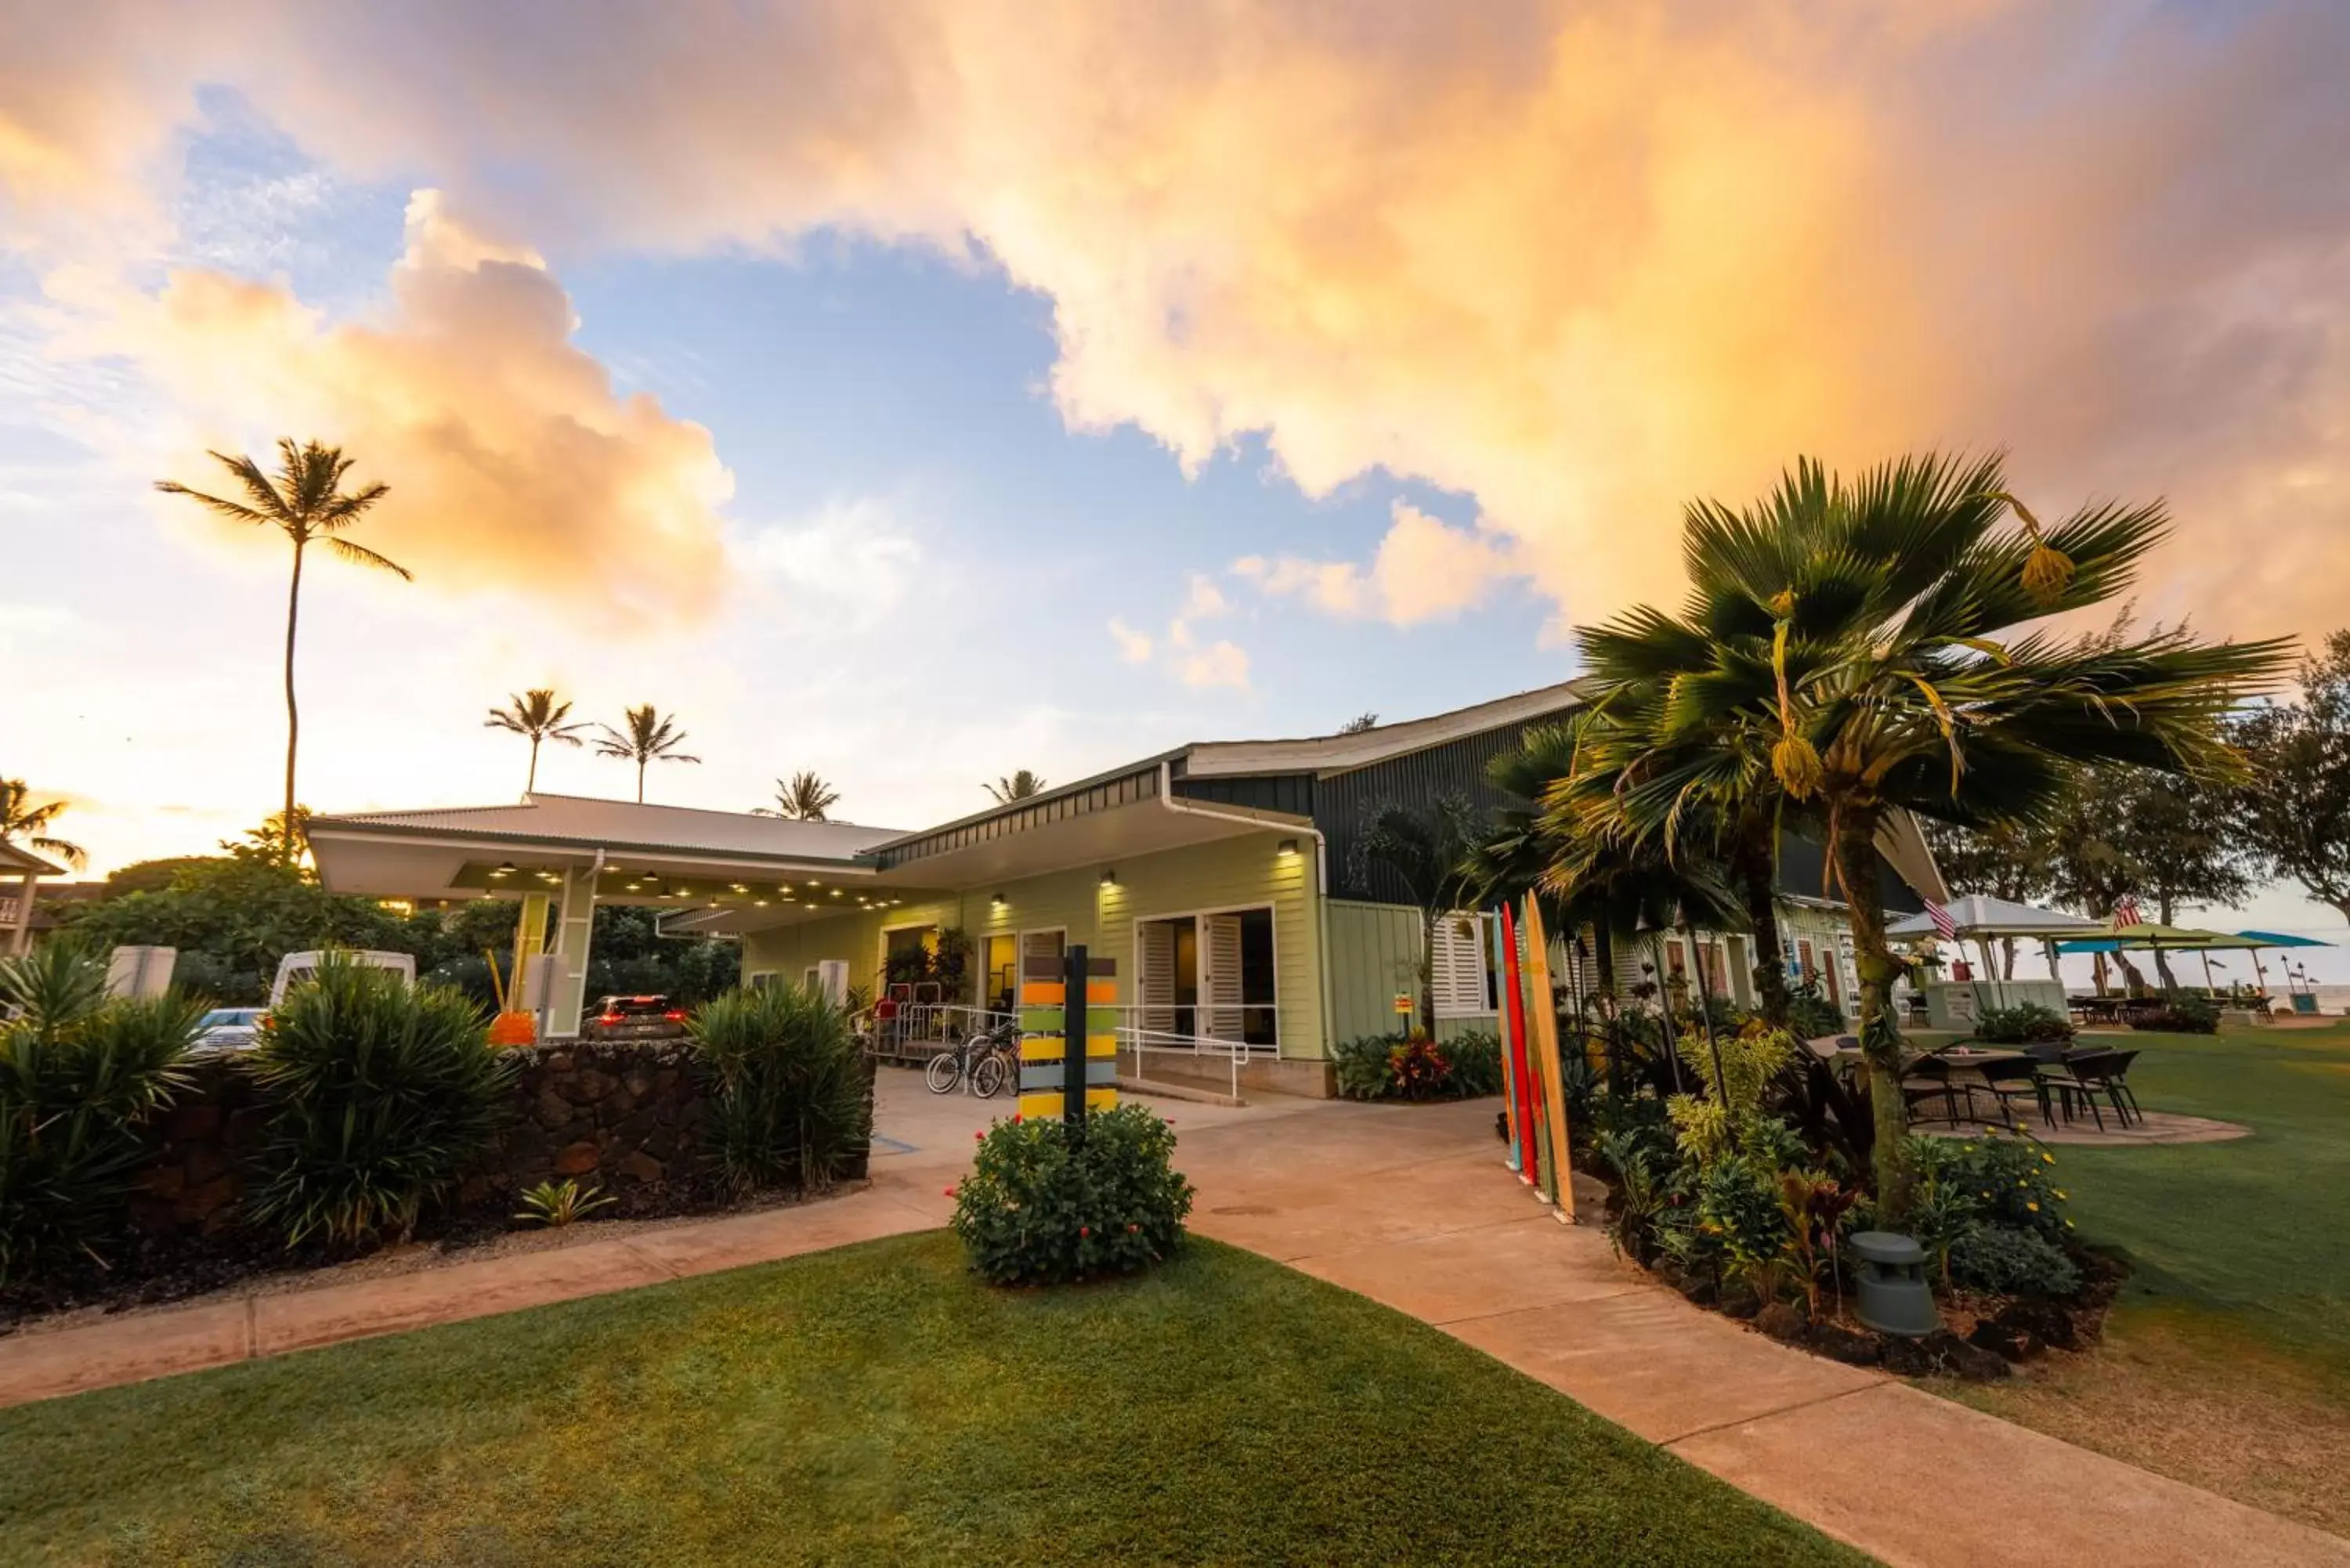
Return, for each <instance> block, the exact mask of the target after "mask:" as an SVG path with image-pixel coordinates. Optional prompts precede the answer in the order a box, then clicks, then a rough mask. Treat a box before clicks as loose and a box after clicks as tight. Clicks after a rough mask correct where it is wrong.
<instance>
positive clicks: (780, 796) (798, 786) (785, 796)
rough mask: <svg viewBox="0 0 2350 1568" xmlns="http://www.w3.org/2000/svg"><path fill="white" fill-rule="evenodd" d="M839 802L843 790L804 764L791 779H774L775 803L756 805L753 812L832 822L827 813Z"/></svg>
mask: <svg viewBox="0 0 2350 1568" xmlns="http://www.w3.org/2000/svg"><path fill="white" fill-rule="evenodd" d="M839 804H840V792H839V791H838V790H837V789H835V788H833V787H832V786H831V785H830V784H827V783H825V782H824V778H823V776H822V775H821V774H816V773H813V772H810V771H809V770H807V769H805V768H803V769H802V770H801V771H799V772H798V773H795V774H793V775H792V776H791V778H790V779H789V780H788V781H785V780H784V779H777V780H776V781H775V805H771V806H769V805H754V806H753V807H752V808H751V815H754V816H780V817H783V818H785V820H786V821H790V822H829V821H831V820H832V819H831V818H830V817H828V816H827V815H825V813H827V812H828V811H830V810H831V809H832V808H833V807H834V806H836V805H839Z"/></svg>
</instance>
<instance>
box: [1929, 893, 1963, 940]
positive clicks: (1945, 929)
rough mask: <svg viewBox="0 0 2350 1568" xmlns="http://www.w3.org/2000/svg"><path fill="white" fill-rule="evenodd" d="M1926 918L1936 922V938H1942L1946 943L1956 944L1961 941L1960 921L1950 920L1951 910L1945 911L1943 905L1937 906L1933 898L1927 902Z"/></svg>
mask: <svg viewBox="0 0 2350 1568" xmlns="http://www.w3.org/2000/svg"><path fill="white" fill-rule="evenodd" d="M1926 918H1927V919H1929V920H1931V921H1933V922H1934V934H1935V935H1936V936H1938V937H1939V938H1941V939H1942V940H1944V941H1946V942H1954V941H1957V940H1959V923H1958V921H1956V920H1954V919H1950V910H1948V909H1944V908H1942V906H1941V905H1939V904H1937V903H1936V902H1934V900H1933V899H1931V898H1929V899H1927V900H1926Z"/></svg>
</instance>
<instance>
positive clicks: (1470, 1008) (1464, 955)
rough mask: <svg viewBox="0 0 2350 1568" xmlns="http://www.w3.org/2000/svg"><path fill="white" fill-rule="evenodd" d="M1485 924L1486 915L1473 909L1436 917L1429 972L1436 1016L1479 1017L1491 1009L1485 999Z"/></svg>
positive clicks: (1430, 989)
mask: <svg viewBox="0 0 2350 1568" xmlns="http://www.w3.org/2000/svg"><path fill="white" fill-rule="evenodd" d="M1485 924H1486V918H1485V917H1484V916H1483V915H1481V914H1475V913H1455V914H1450V915H1443V916H1440V917H1439V918H1438V919H1437V922H1436V941H1435V949H1436V950H1435V952H1434V953H1433V954H1432V955H1431V961H1432V964H1433V972H1432V973H1431V974H1430V976H1429V982H1430V983H1429V991H1430V995H1431V996H1432V997H1433V999H1434V1001H1435V1002H1436V1016H1437V1017H1439V1018H1480V1017H1483V1016H1484V1015H1486V1014H1487V1013H1490V1012H1492V1011H1493V1010H1492V1008H1491V1007H1489V1006H1487V1005H1486V1002H1485V998H1486V996H1487V994H1488V992H1487V987H1486V984H1485V940H1486V938H1485V931H1484V926H1485Z"/></svg>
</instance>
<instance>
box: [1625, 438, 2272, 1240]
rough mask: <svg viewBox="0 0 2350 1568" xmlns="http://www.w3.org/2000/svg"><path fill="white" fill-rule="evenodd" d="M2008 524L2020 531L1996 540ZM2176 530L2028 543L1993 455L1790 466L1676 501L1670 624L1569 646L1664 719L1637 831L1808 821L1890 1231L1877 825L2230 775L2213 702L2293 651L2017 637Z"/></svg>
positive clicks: (2089, 515) (2166, 637)
mask: <svg viewBox="0 0 2350 1568" xmlns="http://www.w3.org/2000/svg"><path fill="white" fill-rule="evenodd" d="M2011 511H2012V512H2013V513H2014V514H2016V516H2017V518H2018V519H2019V520H2020V521H2021V523H2022V530H2021V532H2009V531H2004V530H2002V529H2001V528H2000V524H2001V523H2002V519H2003V518H2004V516H2005V515H2006V514H2008V513H2009V512H2011ZM2168 531H2169V530H2168V517H2167V514H2165V512H2164V509H2163V508H2162V506H2161V505H2160V504H2148V505H2142V506H2129V507H2125V506H2122V505H2119V504H2096V505H2092V506H2088V507H2085V508H2083V509H2082V510H2081V511H2079V512H2076V513H2075V514H2074V515H2073V516H2072V517H2070V518H2068V519H2067V520H2066V521H2064V523H2063V524H2058V525H2056V526H2055V527H2053V528H2045V529H2043V527H2042V526H2041V524H2040V523H2039V520H2038V519H2037V518H2035V517H2033V515H2032V514H2030V513H2029V512H2027V511H2026V510H2025V509H2024V508H2023V507H2022V504H2020V503H2017V502H2016V501H2014V500H2013V498H2012V496H2011V495H2010V493H2009V492H2008V488H2007V481H2006V477H2005V474H2004V472H2003V469H2002V462H2001V461H2000V460H1999V459H1998V458H1996V457H1991V458H1983V459H1976V460H1971V461H1961V460H1956V459H1951V458H1946V457H1942V456H1938V455H1928V456H1923V457H1909V458H1904V459H1901V460H1899V461H1898V462H1891V463H1887V464H1883V465H1880V466H1878V467H1875V468H1871V469H1868V470H1866V471H1864V472H1861V473H1860V474H1858V475H1856V476H1855V477H1854V478H1853V479H1851V480H1849V481H1847V480H1846V479H1844V478H1843V477H1841V476H1837V475H1831V474H1829V473H1828V472H1826V470H1825V468H1824V467H1822V466H1821V465H1820V464H1819V463H1817V462H1812V461H1809V460H1806V461H1804V462H1799V463H1798V464H1797V465H1796V466H1795V468H1794V470H1792V471H1791V472H1788V473H1787V474H1786V475H1785V476H1784V477H1783V480H1782V482H1781V483H1780V485H1779V487H1778V489H1777V491H1776V492H1775V493H1773V495H1772V496H1771V497H1770V498H1769V499H1768V500H1767V501H1765V502H1763V504H1760V505H1758V506H1754V507H1751V508H1749V509H1747V510H1746V511H1744V512H1736V513H1734V512H1731V511H1730V510H1729V509H1727V508H1725V507H1723V506H1721V505H1719V504H1714V503H1711V502H1701V503H1699V504H1695V505H1693V506H1691V507H1690V510H1689V513H1688V515H1687V519H1686V523H1685V525H1684V543H1683V548H1684V554H1685V556H1686V559H1687V562H1688V566H1689V572H1690V581H1691V594H1690V600H1689V603H1688V605H1687V607H1686V608H1685V609H1684V611H1683V613H1682V614H1681V615H1680V616H1679V617H1675V616H1670V615H1668V614H1665V613H1664V612H1662V611H1659V610H1657V609H1654V608H1651V607H1640V608H1637V609H1635V610H1632V611H1630V612H1628V613H1627V614H1626V615H1623V616H1620V617H1618V618H1617V619H1616V620H1614V621H1612V622H1610V623H1608V624H1607V626H1604V627H1601V628H1595V629H1586V631H1584V632H1582V633H1580V634H1578V640H1579V643H1580V647H1581V649H1582V653H1583V657H1584V660H1585V663H1586V667H1587V668H1588V669H1589V670H1590V671H1591V672H1592V676H1593V678H1594V681H1595V686H1596V692H1597V695H1596V701H1598V702H1599V703H1600V704H1602V705H1603V706H1605V705H1607V703H1608V702H1609V701H1610V700H1611V697H1612V696H1613V695H1614V694H1615V693H1617V692H1623V693H1626V694H1627V700H1633V701H1638V700H1640V699H1642V698H1644V697H1645V698H1647V699H1649V700H1653V701H1654V702H1655V704H1656V709H1655V714H1654V718H1653V721H1652V722H1650V723H1648V724H1647V725H1644V726H1643V728H1644V730H1645V733H1644V735H1643V736H1642V741H1643V743H1644V746H1645V749H1644V750H1643V751H1642V752H1641V753H1639V755H1638V758H1637V759H1636V762H1637V768H1636V769H1635V770H1634V771H1633V772H1632V774H1631V775H1630V776H1629V777H1627V779H1626V780H1625V781H1624V783H1623V784H1622V787H1621V788H1620V789H1619V790H1618V792H1617V798H1618V799H1620V800H1621V801H1622V803H1623V806H1624V810H1625V813H1626V815H1627V819H1628V820H1629V821H1630V822H1631V823H1632V824H1633V825H1634V826H1636V828H1637V829H1638V830H1639V831H1642V832H1651V833H1662V832H1665V831H1668V830H1669V828H1670V827H1671V826H1672V825H1673V823H1674V822H1675V821H1676V819H1677V816H1678V815H1679V814H1681V813H1683V812H1685V811H1687V810H1689V809H1690V806H1691V805H1692V803H1695V802H1700V801H1704V800H1707V799H1710V798H1711V799H1731V798H1736V797H1738V796H1741V795H1752V796H1756V797H1762V798H1768V797H1771V796H1774V795H1775V796H1777V797H1779V798H1780V799H1783V800H1784V801H1788V802H1792V803H1794V805H1798V806H1800V807H1803V808H1804V809H1806V810H1808V811H1810V812H1812V813H1813V814H1814V815H1815V817H1816V819H1817V820H1818V821H1820V822H1821V823H1822V824H1824V826H1825V838H1826V842H1827V845H1828V849H1829V854H1828V861H1829V867H1830V874H1831V876H1832V877H1833V879H1834V882H1835V884H1836V885H1838V886H1839V887H1840V888H1842V891H1843V895H1844V898H1845V901H1846V908H1847V909H1848V911H1849V919H1850V921H1851V926H1852V932H1853V939H1854V944H1855V946H1856V950H1857V952H1856V961H1857V967H1858V969H1859V972H1860V982H1861V984H1860V1012H1861V1025H1860V1038H1861V1048H1862V1053H1863V1055H1864V1058H1865V1060H1866V1065H1867V1071H1868V1076H1869V1082H1870V1098H1871V1101H1872V1105H1873V1111H1872V1115H1873V1116H1874V1117H1875V1120H1876V1124H1877V1139H1876V1153H1875V1160H1876V1167H1877V1169H1876V1175H1877V1195H1878V1200H1879V1203H1880V1204H1881V1205H1882V1207H1883V1209H1884V1211H1885V1213H1886V1216H1887V1219H1888V1220H1891V1221H1895V1222H1898V1221H1899V1220H1901V1219H1902V1218H1903V1217H1904V1216H1905V1215H1906V1213H1907V1212H1908V1202H1909V1196H1910V1191H1909V1185H1910V1184H1909V1162H1908V1157H1907V1151H1906V1149H1905V1148H1904V1146H1903V1136H1904V1133H1905V1132H1906V1118H1905V1114H1904V1107H1903V1102H1902V1097H1901V1090H1900V1081H1901V1071H1902V1060H1901V1039H1900V1033H1899V1031H1898V1027H1897V1025H1896V1023H1895V1021H1894V1019H1893V1016H1892V1014H1891V1012H1890V1011H1889V1009H1888V1008H1887V992H1888V991H1889V989H1890V986H1891V984H1892V980H1893V977H1894V975H1895V973H1896V972H1897V965H1896V962H1895V960H1894V958H1893V956H1892V954H1891V952H1890V951H1889V950H1888V949H1887V943H1886V940H1885V909H1884V904H1883V899H1882V896H1881V894H1880V891H1879V885H1878V880H1877V864H1878V856H1877V841H1878V838H1879V836H1880V835H1881V834H1882V833H1883V832H1884V831H1885V830H1886V826H1887V821H1888V818H1889V817H1890V816H1891V815H1892V814H1894V813H1896V812H1899V811H1908V812H1911V813H1914V814H1916V815H1920V816H1924V817H1929V818H1932V819H1935V820H1938V821H1944V822H1950V823H1955V824H1958V825H1960V826H1983V825H1989V824H1992V823H2001V822H2012V823H2025V824H2030V823H2036V822H2038V821H2039V820H2041V819H2042V818H2043V817H2044V816H2045V815H2047V813H2048V812H2049V811H2050V810H2051V808H2052V807H2053V806H2054V805H2055V804H2056V803H2057V801H2058V800H2059V799H2060V797H2061V796H2062V794H2063V793H2064V789H2065V786H2066V783H2067V780H2068V779H2069V777H2070V776H2071V773H2072V770H2073V769H2074V767H2075V766H2076V765H2078V764H2080V763H2124V764H2128V765H2133V766H2140V767H2151V768H2157V769H2160V770H2163V771H2166V772H2173V773H2188V772H2214V771H2224V770H2226V769H2227V768H2229V767H2230V764H2231V763H2232V758H2233V753H2231V752H2230V750H2229V748H2228V745H2227V743H2226V741H2225V738H2224V736H2223V733H2222V730H2221V722H2222V720H2223V719H2224V717H2225V715H2226V714H2227V712H2228V710H2229V708H2230V705H2231V704H2232V703H2234V702H2235V701H2239V700H2241V698H2242V697H2244V696H2246V695H2247V694H2249V693H2251V692H2253V691H2259V690H2262V689H2264V688H2266V687H2269V686H2272V685H2273V684H2275V683H2276V682H2277V681H2278V680H2280V679H2281V678H2282V675H2283V673H2284V664H2285V660H2286V659H2287V657H2288V652H2289V648H2290V644H2289V642H2288V641H2287V640H2285V639H2272V640H2265V641H2260V642H2251V643H2241V644H2230V643H2223V644H2220V645H2216V646H2213V645H2206V644H2202V643H2199V642H2197V641H2195V640H2194V639H2191V638H2189V636H2187V635H2186V634H2185V633H2184V632H2181V631H2160V630H2158V631H2157V632H2155V633H2154V634H2152V635H2149V636H2147V637H2143V638H2138V639H2135V640H2115V639H2101V638H2096V637H2091V638H2086V639H2069V638H2065V637H2063V636H2060V635H2058V634H2056V633H2054V632H2051V631H2049V630H2047V629H2045V628H2041V629H2025V628H2027V626H2028V623H2030V622H2033V621H2034V620H2037V619H2039V618H2042V617H2043V616H2048V615H2054V614H2059V613H2063V612H2066V611H2072V610H2077V609H2081V608H2084V607H2088V606H2091V605H2095V604H2097V603H2100V602H2102V601H2104V600H2106V599H2108V598H2110V597H2113V596H2115V595H2116V594H2118V593H2120V592H2122V591H2123V590H2124V589H2125V588H2126V587H2127V586H2128V584H2129V582H2130V579H2131V577H2132V576H2133V575H2134V573H2135V571H2136V569H2137V566H2138V564H2139V563H2140V562H2141V561H2142V560H2143V559H2144V558H2145V557H2146V556H2147V554H2148V553H2149V552H2150V551H2152V550H2153V549H2154V547H2155V546H2156V545H2158V544H2159V543H2160V542H2161V541H2162V540H2163V539H2164V537H2166V536H2167V535H2168ZM1766 740H1767V742H1768V750H1767V757H1768V764H1767V767H1766V768H1758V767H1757V765H1756V764H1757V758H1758V754H1759V753H1761V748H1762V746H1763V742H1764V741H1766Z"/></svg>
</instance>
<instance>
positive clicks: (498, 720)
mask: <svg viewBox="0 0 2350 1568" xmlns="http://www.w3.org/2000/svg"><path fill="white" fill-rule="evenodd" d="M570 713H571V704H570V703H569V702H567V701H556V696H555V690H554V688H552V687H548V686H534V687H532V688H531V689H530V690H529V691H525V692H524V693H522V694H521V695H520V696H515V695H513V694H509V695H508V696H507V698H506V705H505V706H504V707H503V708H493V709H491V710H490V716H489V717H488V718H486V719H484V720H483V721H482V727H483V728H484V729H485V730H505V731H509V732H513V733H514V734H517V735H520V736H522V737H524V738H525V740H527V741H529V742H530V772H529V773H528V774H525V775H524V777H523V785H522V792H523V794H529V793H530V792H531V791H533V790H535V789H536V788H537V787H538V748H539V745H540V743H541V742H546V741H553V742H556V743H557V744H558V745H565V746H580V745H585V744H587V742H584V741H582V740H581V739H580V738H579V732H580V731H582V730H584V729H586V728H587V724H586V722H580V723H577V724H567V723H565V722H564V720H566V719H567V718H568V717H569V716H570Z"/></svg>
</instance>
